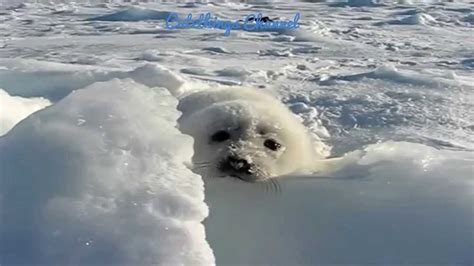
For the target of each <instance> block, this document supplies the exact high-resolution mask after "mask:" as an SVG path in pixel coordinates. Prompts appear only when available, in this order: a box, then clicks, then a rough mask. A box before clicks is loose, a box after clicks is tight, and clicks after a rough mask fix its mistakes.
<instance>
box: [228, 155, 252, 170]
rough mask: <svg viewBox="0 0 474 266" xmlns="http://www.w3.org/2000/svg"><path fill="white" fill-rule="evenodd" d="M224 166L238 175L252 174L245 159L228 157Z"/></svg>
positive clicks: (249, 165) (249, 164) (250, 165)
mask: <svg viewBox="0 0 474 266" xmlns="http://www.w3.org/2000/svg"><path fill="white" fill-rule="evenodd" d="M226 165H227V166H228V167H229V168H230V169H232V170H234V171H237V172H239V173H245V174H252V164H251V163H249V162H248V161H247V160H245V159H241V158H238V157H234V156H229V157H227V160H226Z"/></svg>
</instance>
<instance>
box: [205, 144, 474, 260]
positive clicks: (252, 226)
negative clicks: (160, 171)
mask: <svg viewBox="0 0 474 266" xmlns="http://www.w3.org/2000/svg"><path fill="white" fill-rule="evenodd" d="M342 162H343V163H344V164H346V167H344V168H343V169H341V170H340V171H337V172H336V173H334V174H333V175H331V176H319V177H318V176H314V177H298V176H288V177H284V178H281V179H278V185H277V186H275V184H272V183H267V184H262V185H261V186H255V185H254V184H246V183H243V182H237V181H233V180H228V179H213V180H209V181H208V182H206V201H207V202H208V203H209V205H210V206H212V209H211V213H212V215H210V216H209V217H208V218H207V219H206V221H205V224H206V228H207V237H208V240H209V242H210V244H211V246H212V247H213V249H214V253H215V255H216V261H217V263H218V264H220V265H231V264H241V265H319V264H321V265H336V264H337V265H346V264H347V265H349V264H350V265H352V264H358V265H369V264H370V265H386V264H391V265H392V264H397V265H398V264H409V265H412V264H429V265H448V264H450V265H452V264H460V265H471V264H472V263H473V262H474V260H473V259H474V258H473V257H472V249H473V248H474V240H473V238H472V234H471V233H469V232H472V226H473V224H474V218H473V212H472V202H473V200H474V194H473V191H474V178H473V176H472V163H473V157H472V152H471V153H468V152H451V151H443V150H436V149H434V148H430V147H428V146H425V145H421V144H413V143H407V142H386V143H381V144H375V145H371V146H368V147H367V148H366V149H364V150H362V151H358V152H354V153H350V154H347V155H346V156H345V157H344V160H343V161H342ZM335 166H337V164H336V165H335ZM275 189H277V191H275ZM277 192H279V193H277ZM243 210H244V211H243ZM235 223H238V226H229V225H232V224H235ZM222 239H231V241H222ZM237 250H238V252H236V251H237Z"/></svg>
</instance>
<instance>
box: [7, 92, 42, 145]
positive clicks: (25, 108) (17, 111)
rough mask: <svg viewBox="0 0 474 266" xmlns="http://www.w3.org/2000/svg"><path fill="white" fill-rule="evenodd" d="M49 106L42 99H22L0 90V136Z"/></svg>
mask: <svg viewBox="0 0 474 266" xmlns="http://www.w3.org/2000/svg"><path fill="white" fill-rule="evenodd" d="M49 105H51V102H50V101H48V100H47V99H44V98H22V97H19V96H10V95H9V94H8V93H7V92H6V91H4V90H2V89H0V136H1V135H4V134H6V133H7V132H8V131H9V130H10V129H11V128H12V127H13V126H14V125H16V124H17V123H18V122H20V121H21V120H23V119H24V118H26V117H27V116H29V115H30V114H32V113H34V112H36V111H38V110H41V109H43V108H45V107H47V106H49Z"/></svg>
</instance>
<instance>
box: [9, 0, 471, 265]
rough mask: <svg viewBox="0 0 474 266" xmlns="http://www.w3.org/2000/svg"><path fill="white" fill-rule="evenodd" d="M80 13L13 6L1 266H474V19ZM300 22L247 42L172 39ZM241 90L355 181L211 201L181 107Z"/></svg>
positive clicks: (406, 12) (259, 188) (286, 183)
mask: <svg viewBox="0 0 474 266" xmlns="http://www.w3.org/2000/svg"><path fill="white" fill-rule="evenodd" d="M65 2H69V1H58V2H54V1H30V2H25V3H22V2H21V1H17V0H7V1H2V2H1V3H0V36H2V37H1V38H0V135H4V136H2V137H0V218H1V220H0V241H1V242H0V264H2V265H9V264H12V263H33V264H40V263H43V264H51V263H53V262H55V263H59V264H74V265H76V264H93V263H99V264H105V263H113V264H115V263H123V264H134V265H137V264H154V263H155V264H156V263H160V264H173V265H181V264H185V265H190V264H192V265H195V264H202V265H209V264H213V263H214V259H215V262H216V263H217V264H220V265H222V264H227V263H233V264H235V263H239V264H271V265H275V264H281V265H290V264H291V265H293V264H315V263H321V264H382V263H383V264H430V265H431V264H451V265H452V264H463V265H472V264H473V263H474V258H473V255H472V250H474V235H473V234H474V233H473V232H474V209H473V207H472V206H473V202H474V169H473V165H474V153H473V149H474V132H473V131H474V112H473V108H474V106H473V103H474V75H473V74H474V72H473V71H474V64H473V62H474V42H473V41H472V36H474V25H473V21H474V20H473V14H474V13H473V12H474V6H473V4H472V2H469V1H454V2H443V1H415V0H413V1H406V0H403V1H372V0H354V1H353V0H348V1H328V2H322V1H301V2H277V1H249V2H250V4H247V3H238V2H237V1H235V2H232V1H216V2H215V3H208V2H209V1H200V2H199V3H194V4H190V3H185V2H184V1H181V2H178V3H158V2H160V1H156V2H157V3H143V2H145V1H132V3H124V2H120V1H93V0H91V1H74V2H70V3H65ZM104 2H105V3H104ZM138 2H140V3H138ZM149 2H152V1H149ZM297 11H299V12H301V27H300V28H299V29H296V30H280V31H274V32H265V31H261V32H246V31H240V30H234V31H232V33H231V35H230V36H229V37H225V36H224V31H223V30H212V29H181V30H173V31H168V30H166V29H165V28H164V20H163V19H164V18H166V15H167V14H168V12H176V13H179V14H180V15H185V14H187V13H192V14H193V16H198V15H199V14H201V13H205V12H211V13H212V14H214V15H217V16H218V17H219V18H222V19H228V20H237V19H243V18H244V17H245V16H246V15H248V14H249V13H252V12H262V13H263V14H264V15H265V16H269V17H270V18H279V19H285V18H292V17H293V16H294V14H295V12H297ZM228 85H232V86H237V87H236V89H238V86H253V87H256V88H260V89H265V90H269V91H270V92H272V93H273V94H275V95H278V96H279V97H280V99H281V100H282V101H283V102H285V103H286V104H287V105H288V107H289V108H290V109H291V110H292V111H293V112H294V113H295V114H297V115H298V116H299V117H300V118H301V120H302V122H303V123H304V124H305V125H306V126H307V127H308V128H309V129H310V130H311V131H312V132H313V133H314V134H315V135H317V136H319V137H320V138H322V139H324V140H325V141H326V142H327V143H328V144H329V145H330V146H332V156H344V157H345V159H346V162H347V166H346V168H344V169H342V170H340V171H338V172H337V173H336V174H334V175H333V176H310V177H308V176H305V177H302V176H292V177H284V178H281V179H279V181H278V184H271V183H268V184H267V183H265V184H247V183H242V182H238V181H236V180H232V179H212V178H209V179H204V183H205V184H203V181H202V179H201V178H200V177H199V176H197V175H195V174H193V173H192V172H191V171H190V170H188V168H187V166H188V165H189V160H190V158H191V156H192V153H193V151H192V139H191V138H190V137H189V136H186V135H183V134H181V133H180V132H179V130H178V129H177V124H176V123H177V118H178V117H179V116H180V113H179V112H178V111H177V110H176V105H177V103H178V99H179V97H180V96H181V95H182V94H183V93H188V92H190V91H193V90H201V89H206V88H210V87H217V86H228ZM41 109H42V110H41ZM33 112H34V113H33ZM32 113H33V114H32ZM29 114H32V115H31V116H29V117H27V116H28V115H29ZM20 121H21V122H20ZM17 123H18V124H17ZM15 124H16V126H14V125H15ZM204 185H205V186H204ZM204 187H205V188H206V189H205V191H204ZM204 194H205V198H204ZM206 205H208V206H206ZM203 221H204V222H203ZM201 222H203V223H201ZM203 224H204V226H205V230H204V226H203Z"/></svg>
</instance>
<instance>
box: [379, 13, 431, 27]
mask: <svg viewBox="0 0 474 266" xmlns="http://www.w3.org/2000/svg"><path fill="white" fill-rule="evenodd" d="M387 23H388V24H391V25H421V26H429V25H436V24H438V22H437V21H436V19H435V18H433V17H432V16H430V15H428V14H425V13H416V14H413V15H409V16H406V17H403V18H401V19H396V20H391V21H389V22H387Z"/></svg>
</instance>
